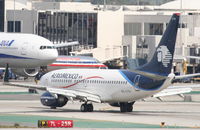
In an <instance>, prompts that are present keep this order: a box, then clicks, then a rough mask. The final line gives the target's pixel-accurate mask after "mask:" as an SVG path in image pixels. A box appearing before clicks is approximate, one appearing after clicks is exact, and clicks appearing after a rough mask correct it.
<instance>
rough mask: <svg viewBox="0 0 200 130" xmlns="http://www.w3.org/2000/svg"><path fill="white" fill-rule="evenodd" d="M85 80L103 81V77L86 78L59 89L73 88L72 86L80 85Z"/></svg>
mask: <svg viewBox="0 0 200 130" xmlns="http://www.w3.org/2000/svg"><path fill="white" fill-rule="evenodd" d="M86 79H103V77H100V76H92V77H87V78H85V79H82V80H80V81H78V82H76V83H73V84H70V85H68V86H65V87H60V88H69V87H72V86H74V85H76V84H78V83H80V82H82V81H84V80H86Z"/></svg>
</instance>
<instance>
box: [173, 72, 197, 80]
mask: <svg viewBox="0 0 200 130" xmlns="http://www.w3.org/2000/svg"><path fill="white" fill-rule="evenodd" d="M194 76H200V73H194V74H186V75H178V76H175V79H182V78H187V77H194Z"/></svg>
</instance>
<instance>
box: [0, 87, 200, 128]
mask: <svg viewBox="0 0 200 130" xmlns="http://www.w3.org/2000/svg"><path fill="white" fill-rule="evenodd" d="M187 95H189V96H192V98H191V99H192V101H191V102H184V99H183V98H181V97H179V96H168V97H166V98H163V102H161V101H159V100H157V99H155V98H148V99H146V100H145V101H138V102H136V103H135V104H134V106H133V109H134V110H133V112H128V113H120V111H119V108H118V107H111V106H110V105H108V104H96V103H95V104H93V105H94V112H80V106H81V104H82V103H80V102H71V101H69V102H68V103H67V105H66V106H64V107H62V108H58V109H50V108H48V107H45V106H43V105H42V104H41V103H40V96H39V95H38V94H30V93H28V90H27V89H26V88H18V87H10V86H5V85H0V106H1V108H0V110H1V111H0V125H1V126H10V125H13V124H16V123H17V124H19V125H20V126H28V127H33V128H35V127H36V128H37V127H38V126H37V125H38V120H73V122H74V128H111V129H112V128H113V129H114V128H142V129H145V128H152V129H153V128H162V129H163V128H197V129H200V95H199V91H198V90H197V91H196V93H195V94H187ZM161 123H164V125H163V126H161Z"/></svg>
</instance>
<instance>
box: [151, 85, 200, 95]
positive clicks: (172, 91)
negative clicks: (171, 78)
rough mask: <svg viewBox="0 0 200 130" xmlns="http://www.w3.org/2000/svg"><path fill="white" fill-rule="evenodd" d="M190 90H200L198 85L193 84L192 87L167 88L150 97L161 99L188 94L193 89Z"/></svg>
mask: <svg viewBox="0 0 200 130" xmlns="http://www.w3.org/2000/svg"><path fill="white" fill-rule="evenodd" d="M192 88H200V85H199V84H193V85H188V84H184V85H180V86H169V87H168V88H166V89H164V90H162V91H160V92H159V93H156V94H154V95H153V96H152V97H156V98H159V97H163V96H170V95H180V94H184V93H189V92H191V91H192V90H193V89H192Z"/></svg>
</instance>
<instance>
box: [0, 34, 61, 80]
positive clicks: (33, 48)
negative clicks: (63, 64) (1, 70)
mask: <svg viewBox="0 0 200 130" xmlns="http://www.w3.org/2000/svg"><path fill="white" fill-rule="evenodd" d="M57 56H58V52H57V49H56V47H55V46H54V45H53V43H51V42H50V41H49V40H47V39H45V38H43V37H40V36H37V35H33V34H21V33H0V67H6V65H7V64H8V65H9V67H10V68H11V70H12V72H14V73H15V74H18V75H21V76H35V75H36V74H37V73H38V71H39V67H40V66H45V65H48V64H50V63H52V62H53V61H55V60H56V58H57Z"/></svg>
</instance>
